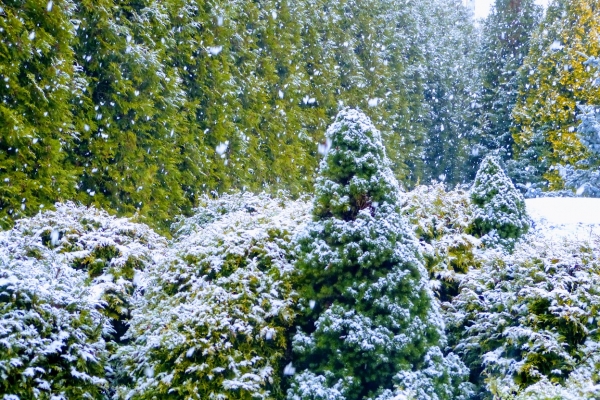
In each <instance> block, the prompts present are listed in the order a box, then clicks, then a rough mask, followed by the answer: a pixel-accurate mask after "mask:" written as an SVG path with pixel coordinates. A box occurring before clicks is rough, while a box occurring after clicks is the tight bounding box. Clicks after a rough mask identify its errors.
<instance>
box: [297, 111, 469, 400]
mask: <svg viewBox="0 0 600 400" xmlns="http://www.w3.org/2000/svg"><path fill="white" fill-rule="evenodd" d="M327 137H328V139H329V141H330V143H331V148H330V150H329V152H328V153H327V155H326V157H325V159H324V160H323V161H322V162H321V167H320V172H319V176H318V178H317V183H316V197H315V200H314V205H313V222H312V223H311V224H309V225H308V227H307V228H306V230H305V232H304V233H303V234H302V235H300V238H299V246H298V250H299V258H298V262H297V267H298V269H299V271H300V273H301V278H300V279H301V282H302V284H301V287H300V289H299V295H300V298H301V299H302V300H301V305H302V310H301V314H302V317H301V321H302V322H301V326H300V327H299V328H298V332H297V334H296V335H295V336H294V338H293V348H294V351H295V354H296V358H295V360H294V365H295V366H296V368H298V369H299V371H298V373H297V374H296V375H295V376H294V377H293V380H292V382H291V388H290V389H289V391H288V399H290V400H296V399H340V400H341V399H347V400H350V399H367V398H371V399H373V398H377V399H381V400H383V399H391V398H392V397H394V396H397V395H399V394H400V393H402V392H404V391H411V392H412V393H413V394H414V395H415V396H416V398H422V399H424V398H435V399H460V398H466V395H467V394H468V391H469V390H468V385H466V384H463V383H462V380H463V378H464V375H465V374H466V369H465V368H464V366H463V365H462V363H461V362H460V361H459V360H458V359H457V358H456V357H455V356H454V355H451V356H448V357H446V358H445V357H444V356H443V355H442V353H441V351H440V346H442V347H443V346H444V343H445V336H444V328H443V323H442V321H441V318H440V315H439V310H438V308H437V307H438V306H437V304H436V302H435V299H434V298H433V294H432V292H431V290H430V289H429V285H428V279H427V271H426V270H425V268H424V266H423V262H422V260H421V257H420V255H419V254H418V250H417V247H416V244H415V238H414V236H413V234H412V231H411V230H410V228H409V227H408V225H407V223H406V220H405V219H404V217H403V216H402V215H401V212H400V210H399V205H398V196H399V188H398V183H397V181H396V180H395V178H394V177H393V175H392V172H391V169H390V167H389V165H390V164H389V161H388V159H387V157H386V155H385V150H384V146H383V142H382V138H381V135H380V133H379V131H378V130H377V129H376V128H375V127H374V126H373V124H372V123H371V121H370V120H369V119H368V118H367V117H366V116H365V115H364V114H363V113H361V112H359V111H356V110H352V109H344V110H342V111H341V112H340V113H339V114H338V116H337V119H336V121H335V123H334V124H333V125H331V127H330V128H329V129H328V131H327ZM290 368H291V366H289V367H288V370H289V369H290ZM288 372H289V371H288Z"/></svg>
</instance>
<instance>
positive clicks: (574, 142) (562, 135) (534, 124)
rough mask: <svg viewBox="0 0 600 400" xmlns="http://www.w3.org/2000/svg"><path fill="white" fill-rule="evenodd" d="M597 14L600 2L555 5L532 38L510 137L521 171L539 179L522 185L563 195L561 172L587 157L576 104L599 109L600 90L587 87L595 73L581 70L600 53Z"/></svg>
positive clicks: (599, 17)
mask: <svg viewBox="0 0 600 400" xmlns="http://www.w3.org/2000/svg"><path fill="white" fill-rule="evenodd" d="M599 11H600V2H598V1H597V0H574V1H565V0H555V1H553V2H552V3H551V4H550V6H549V8H548V10H547V13H546V17H545V18H544V21H543V22H542V24H541V26H540V28H539V29H538V31H537V32H536V33H535V34H534V36H533V38H532V41H531V45H530V52H529V54H528V56H527V58H526V59H525V61H524V64H523V66H522V68H521V70H520V73H519V74H520V76H519V84H518V88H519V95H518V98H517V103H516V105H515V108H514V110H513V114H512V115H513V118H514V124H515V125H514V127H513V129H512V133H513V138H514V140H515V151H516V153H515V159H516V161H517V163H518V166H519V168H520V169H521V170H523V171H526V172H535V174H533V176H532V178H533V182H531V181H530V182H527V181H524V182H523V181H522V182H519V183H520V184H527V183H533V184H534V185H535V186H538V187H540V188H543V189H561V188H563V185H564V182H563V179H562V178H561V176H560V169H561V168H560V167H561V166H564V165H568V164H574V163H576V162H577V161H579V160H581V159H582V158H584V157H585V149H584V148H583V146H582V144H581V142H580V141H579V140H578V139H577V134H576V132H575V126H576V122H577V120H576V114H577V104H578V103H581V102H583V103H585V104H598V103H600V89H599V88H597V87H590V85H588V83H589V80H590V78H591V75H592V73H593V72H592V71H591V70H590V68H589V67H587V66H585V65H583V61H585V60H586V58H587V57H585V56H584V55H585V54H587V55H588V56H594V55H598V54H599V53H600V47H599V45H600V12H599ZM531 150H533V151H531ZM528 175H531V174H525V175H524V177H525V178H527V177H528ZM536 181H537V182H536Z"/></svg>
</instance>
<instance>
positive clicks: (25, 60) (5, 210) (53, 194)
mask: <svg viewBox="0 0 600 400" xmlns="http://www.w3.org/2000/svg"><path fill="white" fill-rule="evenodd" d="M75 7H76V6H75V3H74V2H71V1H62V0H58V1H54V2H50V3H48V2H47V1H46V0H39V1H30V0H23V1H9V2H2V4H0V8H1V11H0V82H1V84H0V227H4V228H6V227H7V226H10V225H11V224H12V222H11V221H12V219H14V218H19V217H21V216H23V215H31V214H33V213H36V212H38V211H39V210H40V209H41V208H42V207H44V206H47V205H50V204H52V203H53V202H54V201H56V200H59V199H68V198H70V197H71V196H73V192H74V184H75V179H74V178H75V176H76V175H77V170H76V169H75V168H73V167H72V166H70V165H68V164H66V163H65V156H66V152H67V151H68V150H69V149H70V146H69V144H70V143H71V142H72V140H73V138H72V135H71V132H72V116H71V107H69V100H70V99H71V91H72V89H73V87H72V85H73V77H74V68H73V66H74V62H75V60H74V57H75V55H74V50H73V47H72V45H71V44H72V42H73V40H74V35H75V28H74V27H73V24H72V23H71V19H72V18H74V12H75Z"/></svg>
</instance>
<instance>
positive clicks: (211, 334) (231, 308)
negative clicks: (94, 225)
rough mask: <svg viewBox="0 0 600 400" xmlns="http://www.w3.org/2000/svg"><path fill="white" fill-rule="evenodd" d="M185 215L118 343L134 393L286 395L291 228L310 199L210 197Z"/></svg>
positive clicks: (127, 390)
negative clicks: (189, 215)
mask: <svg viewBox="0 0 600 400" xmlns="http://www.w3.org/2000/svg"><path fill="white" fill-rule="evenodd" d="M203 202H204V203H205V207H202V208H200V209H198V210H197V214H196V215H195V216H194V217H192V218H190V219H187V220H183V221H180V223H179V225H178V234H177V237H176V239H175V242H174V243H173V249H172V251H170V252H168V253H166V254H165V255H164V256H163V258H162V260H161V262H160V263H159V264H158V265H157V266H156V267H155V268H154V267H153V268H151V269H149V270H148V282H147V284H146V285H145V287H144V294H143V296H140V297H139V299H138V301H137V303H136V311H135V312H134V314H133V318H132V320H131V322H130V327H131V328H130V331H129V333H128V338H129V339H130V340H131V343H130V344H129V345H128V346H125V347H123V348H122V349H121V350H120V351H119V359H121V360H123V363H124V373H125V374H127V375H128V376H130V377H131V379H132V384H131V385H130V386H121V387H119V388H118V393H119V395H120V396H122V397H124V398H129V399H155V398H161V399H171V398H173V399H180V398H193V399H221V398H236V399H271V398H281V397H282V396H283V394H282V392H281V387H280V380H281V371H282V370H283V362H284V359H285V356H286V352H287V339H286V330H287V329H289V326H290V325H291V324H292V323H293V322H294V318H295V310H294V307H293V306H294V303H295V301H296V295H295V292H294V289H293V286H292V280H291V278H292V271H293V268H292V264H291V261H292V259H293V254H294V253H293V250H292V237H293V236H294V234H295V232H297V230H298V229H301V228H302V226H303V225H304V224H305V223H306V221H307V219H308V212H307V208H308V205H307V204H306V203H305V202H302V201H297V202H292V201H289V200H285V199H284V200H281V199H272V198H269V197H268V196H265V195H263V196H259V197H257V196H251V195H233V196H224V197H222V198H220V199H217V200H208V199H203Z"/></svg>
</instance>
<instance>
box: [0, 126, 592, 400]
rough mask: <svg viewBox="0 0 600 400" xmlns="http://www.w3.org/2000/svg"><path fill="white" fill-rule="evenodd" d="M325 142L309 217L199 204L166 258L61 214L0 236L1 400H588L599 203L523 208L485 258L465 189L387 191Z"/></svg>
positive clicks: (88, 219)
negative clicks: (507, 240) (519, 223)
mask: <svg viewBox="0 0 600 400" xmlns="http://www.w3.org/2000/svg"><path fill="white" fill-rule="evenodd" d="M341 130H342V131H343V132H342V133H340V135H341V139H343V140H342V142H340V143H338V142H336V140H337V139H335V138H332V148H331V149H330V153H328V157H326V160H327V159H328V160H329V161H331V160H337V161H333V162H331V164H330V165H329V167H327V168H330V169H332V170H330V171H329V172H328V171H327V169H323V172H322V173H324V174H325V173H326V174H325V175H324V178H320V180H319V182H320V185H321V186H320V189H319V190H318V192H317V193H318V196H317V197H316V198H315V199H313V203H312V204H311V201H309V199H301V200H291V199H289V198H287V197H286V196H285V195H281V196H279V197H271V196H267V195H251V194H235V195H223V196H222V197H220V198H216V199H209V198H204V199H202V202H201V205H200V207H198V208H197V209H196V210H195V213H194V215H193V216H192V217H190V218H186V219H181V220H180V221H179V222H177V223H176V224H175V225H174V226H173V239H172V240H170V241H167V240H166V239H165V238H163V237H162V236H160V235H158V234H156V233H154V232H153V231H152V230H151V229H149V228H148V227H147V226H145V225H143V224H137V223H134V222H131V221H130V220H127V219H122V218H115V217H112V216H109V215H108V214H107V213H105V212H103V211H99V210H96V209H93V208H85V207H81V206H77V205H75V204H73V203H66V204H57V205H56V210H55V211H46V212H44V213H41V214H39V215H37V216H34V217H31V218H27V219H23V220H20V221H18V222H17V224H16V225H15V227H14V228H13V229H11V230H9V231H4V232H0V398H2V399H3V400H16V399H46V398H52V399H65V400H66V399H73V398H94V399H101V398H113V399H154V398H190V399H227V398H240V399H261V398H262V399H272V398H275V399H283V398H286V397H287V398H289V399H345V400H347V399H350V398H353V397H352V396H353V395H352V393H357V392H353V391H355V390H359V388H363V389H366V393H367V394H366V396H367V397H371V398H380V399H387V398H406V399H416V400H421V399H436V398H437V399H443V398H448V399H451V398H452V399H458V398H464V399H467V398H469V393H470V391H471V389H470V385H471V384H472V385H473V387H474V388H475V391H476V392H477V393H476V396H479V397H478V398H480V399H492V398H497V399H523V400H525V399H528V400H529V399H548V400H550V399H568V400H570V399H594V398H598V397H599V396H600V385H598V378H597V376H598V371H599V370H600V334H599V333H598V332H599V329H598V328H599V326H600V316H599V315H598V310H599V309H600V289H599V288H600V262H599V261H598V260H599V259H600V236H599V235H598V230H597V228H598V226H599V225H600V213H599V212H598V211H596V210H599V209H600V207H599V206H600V204H598V203H599V202H600V199H582V198H540V199H528V200H526V201H525V204H526V210H527V214H528V215H529V217H530V218H531V228H530V230H529V232H527V233H526V234H524V235H523V236H521V237H520V238H518V239H515V241H514V246H513V247H512V248H504V247H501V246H500V247H498V246H489V245H487V244H486V243H485V242H483V241H482V240H481V239H480V238H478V237H475V236H474V235H472V234H471V233H470V232H472V231H471V227H472V224H473V221H474V219H475V216H476V215H477V211H476V207H477V206H476V205H475V204H473V202H472V190H466V189H455V190H450V191H449V190H447V189H446V188H445V187H444V186H443V185H442V184H434V185H431V186H419V187H417V188H416V189H414V190H413V191H411V192H408V193H401V192H399V191H397V188H396V189H394V187H395V186H394V182H393V180H390V179H388V178H387V177H386V176H385V175H386V174H385V173H384V174H383V175H381V177H383V178H382V179H377V178H376V176H377V173H378V172H377V168H379V167H377V168H375V169H371V168H370V167H369V166H370V165H372V166H376V165H384V164H385V163H383V164H378V163H375V164H373V163H372V159H371V158H369V157H371V156H369V157H364V158H360V157H359V158H355V159H352V158H346V159H345V158H344V157H345V156H344V154H346V152H347V151H350V152H354V151H356V150H348V148H345V147H343V146H345V144H343V143H346V141H347V140H350V139H351V137H352V135H351V134H350V133H348V132H347V131H344V128H343V124H342V129H341ZM341 139H340V140H341ZM350 141H351V140H350ZM373 143H374V146H375V147H377V148H379V147H378V145H377V141H376V140H375V141H373ZM363 145H365V144H360V145H359V146H358V147H353V146H354V145H352V146H350V147H349V149H355V148H360V147H361V146H363ZM365 146H366V145H365ZM342 148H344V149H346V150H343V149H342ZM377 151H379V150H377ZM377 151H376V152H375V154H379V155H378V156H377V155H376V156H375V158H376V157H383V156H384V154H385V153H383V152H381V153H377ZM336 154H337V155H336ZM346 155H347V154H346ZM329 157H331V158H329ZM336 157H339V159H338V158H336ZM339 160H346V162H347V163H362V162H364V163H365V164H364V165H365V168H364V169H362V171H363V172H364V171H366V172H365V175H360V174H358V175H354V176H353V178H352V179H349V180H345V179H342V181H344V182H350V183H351V184H350V185H349V186H344V185H340V184H339V183H337V181H336V180H337V178H332V177H333V176H334V175H335V174H336V173H340V174H341V175H344V168H346V167H347V163H346V164H345V163H344V162H342V163H340V162H339ZM373 160H374V159H373ZM345 166H346V167H345ZM338 167H339V168H340V169H337V168H338ZM384 172H385V171H384ZM352 182H354V184H352ZM388 184H391V186H390V188H392V189H393V190H395V192H394V191H392V192H390V191H389V190H388V189H386V190H382V189H381V188H382V187H384V186H386V185H388ZM344 191H347V192H344ZM341 193H343V194H342V195H340V194H341ZM315 204H316V205H315ZM375 204H376V205H375ZM355 243H356V244H355ZM318 266H323V268H320V267H319V268H317V267H318ZM372 271H374V272H372ZM407 273H408V275H407ZM307 279H308V280H307ZM398 305H400V306H398ZM311 324H312V325H311ZM298 327H299V329H298ZM446 338H447V345H446V344H445V343H446ZM292 351H293V353H292ZM340 360H342V361H343V362H342V363H340ZM393 360H405V361H393ZM403 362H404V364H403ZM369 365H374V366H377V368H376V369H375V370H373V371H370V370H369V369H368V367H369ZM467 367H468V368H467ZM365 368H366V369H365ZM469 371H470V372H469ZM384 372H385V376H386V377H388V378H389V379H388V380H386V379H387V378H386V379H384V380H380V379H379V378H380V377H382V376H384ZM467 375H470V378H469V381H470V383H467V382H464V381H463V378H465V377H466V376H467ZM357 385H358V386H357ZM403 396H404V397H403Z"/></svg>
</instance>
